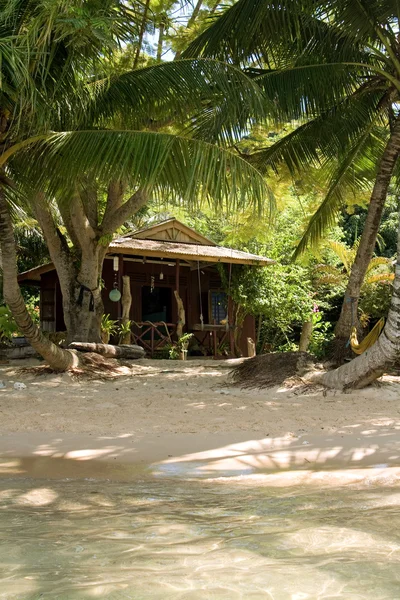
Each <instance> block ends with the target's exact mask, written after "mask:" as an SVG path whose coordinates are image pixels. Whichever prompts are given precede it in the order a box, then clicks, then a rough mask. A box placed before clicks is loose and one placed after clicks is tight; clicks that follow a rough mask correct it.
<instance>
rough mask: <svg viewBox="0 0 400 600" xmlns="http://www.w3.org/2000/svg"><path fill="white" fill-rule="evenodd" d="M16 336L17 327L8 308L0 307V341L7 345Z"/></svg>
mask: <svg viewBox="0 0 400 600" xmlns="http://www.w3.org/2000/svg"><path fill="white" fill-rule="evenodd" d="M17 335H18V327H17V324H16V322H15V321H14V318H13V316H12V314H11V312H10V309H9V308H8V306H0V341H1V342H2V343H3V344H4V343H6V344H9V343H10V342H11V341H12V338H13V337H15V336H17Z"/></svg>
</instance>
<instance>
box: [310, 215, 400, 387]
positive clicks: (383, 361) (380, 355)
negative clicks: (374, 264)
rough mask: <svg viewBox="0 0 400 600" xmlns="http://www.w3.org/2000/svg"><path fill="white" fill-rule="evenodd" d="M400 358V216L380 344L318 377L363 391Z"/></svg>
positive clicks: (330, 385)
mask: <svg viewBox="0 0 400 600" xmlns="http://www.w3.org/2000/svg"><path fill="white" fill-rule="evenodd" d="M399 357H400V216H399V228H398V237H397V263H396V275H395V280H394V283H393V295H392V303H391V306H390V310H389V314H388V318H387V321H386V325H385V328H384V330H383V331H382V333H381V335H380V337H379V338H378V341H377V342H376V343H375V344H374V345H373V346H372V348H370V349H369V350H366V352H364V353H363V354H361V355H360V356H358V357H357V358H355V359H354V360H352V361H351V362H349V363H347V364H345V365H343V366H342V367H339V368H338V369H335V370H334V371H329V373H326V374H324V375H322V377H318V378H316V379H318V382H320V383H322V384H323V385H325V386H326V387H329V388H336V389H340V390H344V389H348V388H362V387H365V386H366V385H368V384H370V383H371V382H372V381H374V380H375V379H377V378H378V377H380V376H381V375H383V373H384V372H385V370H386V369H387V368H388V367H390V366H392V365H393V364H394V363H395V362H397V361H398V359H399Z"/></svg>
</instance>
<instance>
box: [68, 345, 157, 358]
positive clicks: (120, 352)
mask: <svg viewBox="0 0 400 600" xmlns="http://www.w3.org/2000/svg"><path fill="white" fill-rule="evenodd" d="M68 348H69V349H71V350H79V352H95V353H96V354H101V355H102V356H105V357H107V358H143V357H144V355H145V351H144V350H143V348H142V347H141V346H135V345H134V344H121V345H120V346H113V345H112V344H92V343H88V342H72V344H70V345H69V346H68Z"/></svg>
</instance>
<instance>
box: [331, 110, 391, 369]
mask: <svg viewBox="0 0 400 600" xmlns="http://www.w3.org/2000/svg"><path fill="white" fill-rule="evenodd" d="M399 153H400V118H397V120H396V123H395V125H394V127H393V129H392V131H391V135H390V138H389V141H388V143H387V145H386V148H385V150H384V152H383V155H382V157H381V160H380V163H379V166H378V172H377V176H376V180H375V185H374V188H373V190H372V194H371V199H370V202H369V206H368V214H367V218H366V221H365V226H364V230H363V233H362V236H361V240H360V245H359V247H358V251H357V256H356V258H355V261H354V264H353V266H352V269H351V274H350V278H349V282H348V284H347V288H346V293H345V296H344V300H343V304H342V310H341V313H340V317H339V320H338V322H337V324H336V327H335V340H334V346H333V359H334V360H335V361H337V362H339V363H340V362H342V360H343V358H344V356H345V355H346V346H347V342H348V340H349V337H350V333H351V330H352V328H353V327H359V321H358V317H357V312H358V302H359V298H360V291H361V286H362V284H363V281H364V277H365V274H366V272H367V269H368V265H369V262H370V260H371V258H372V256H373V253H374V249H375V244H376V239H377V235H378V231H379V226H380V223H381V217H382V212H383V208H384V205H385V201H386V197H387V192H388V188H389V185H390V180H391V178H392V174H393V169H394V167H395V165H396V162H397V159H398V156H399Z"/></svg>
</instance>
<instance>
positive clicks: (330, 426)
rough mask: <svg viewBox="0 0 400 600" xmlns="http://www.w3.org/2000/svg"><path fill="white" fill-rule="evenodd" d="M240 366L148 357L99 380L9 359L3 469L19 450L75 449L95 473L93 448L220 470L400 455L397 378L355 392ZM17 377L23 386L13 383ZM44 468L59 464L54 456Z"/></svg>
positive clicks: (2, 397)
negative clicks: (37, 369)
mask: <svg viewBox="0 0 400 600" xmlns="http://www.w3.org/2000/svg"><path fill="white" fill-rule="evenodd" d="M24 366H25V363H24ZM231 366H232V362H231V363H230V362H229V361H224V362H223V361H221V362H217V361H211V360H210V361H203V360H193V361H192V360H191V361H187V362H179V361H167V360H165V361H151V360H141V361H137V362H135V363H133V364H132V367H131V369H129V368H126V369H125V370H124V372H123V374H121V376H119V377H118V378H115V379H112V380H106V381H100V380H88V379H82V378H80V379H77V378H74V377H71V376H70V375H69V374H62V375H59V374H44V375H39V376H38V375H34V374H32V373H25V372H21V370H20V368H21V367H20V364H17V363H15V364H12V365H2V366H1V373H0V379H1V380H2V381H3V382H4V384H5V387H4V388H2V389H0V415H1V420H0V455H1V456H2V457H5V458H7V460H9V462H8V463H7V462H6V463H3V467H4V469H3V472H5V473H8V472H10V473H11V471H10V470H9V469H10V468H11V467H10V465H12V461H11V458H12V457H21V456H23V457H25V458H26V459H28V458H29V457H31V458H32V457H36V458H40V459H41V460H42V463H43V460H44V459H45V458H47V459H48V458H52V459H53V462H52V464H53V465H54V460H55V459H57V460H64V461H65V459H70V460H69V463H70V462H71V461H72V463H74V465H76V463H77V462H79V463H80V466H79V469H80V470H81V471H80V472H82V473H83V474H86V475H87V474H88V473H89V471H90V468H91V467H90V468H89V467H88V466H87V463H88V461H89V460H91V459H96V460H99V461H103V463H104V462H108V463H112V464H113V465H114V467H115V466H116V465H117V464H118V465H121V464H131V463H136V464H153V463H154V464H155V463H157V464H161V463H162V465H163V472H165V473H166V474H171V473H174V472H176V473H182V474H185V475H187V474H188V473H189V474H195V475H213V476H216V475H218V474H219V473H220V474H230V475H234V474H238V475H240V474H246V475H248V474H252V473H253V474H254V473H256V472H259V471H265V470H267V471H271V470H274V471H275V470H280V469H292V468H295V469H299V468H300V469H310V470H320V469H325V468H331V467H334V466H341V467H346V466H350V467H351V468H353V469H355V468H364V467H371V466H373V467H375V468H384V467H385V466H390V467H392V468H397V467H400V402H399V400H400V379H399V378H395V377H384V378H383V379H382V381H380V382H378V383H377V384H376V385H374V386H371V387H369V388H367V389H365V390H360V391H354V392H351V393H339V392H334V391H324V390H322V389H321V388H314V389H311V390H310V389H307V388H306V389H303V390H302V389H294V390H293V389H285V388H271V389H263V390H242V389H240V388H237V387H233V386H232V385H231V384H230V382H229V377H228V374H229V369H230V367H231ZM15 382H22V383H24V384H25V385H26V388H24V389H21V390H17V389H14V387H13V386H14V383H15ZM10 461H11V462H10ZM114 461H115V462H114ZM72 463H71V464H72ZM83 463H86V466H82V465H83ZM29 464H30V463H29V461H28V460H27V462H26V464H25V470H26V471H27V472H28V471H29V470H30V469H31V467H32V465H31V466H29ZM63 464H64V463H63ZM35 468H36V469H39V470H40V469H42V470H43V469H44V470H45V472H46V473H45V474H47V475H49V473H50V474H51V472H52V468H50V465H49V461H48V460H46V462H45V463H43V464H42V466H40V464H39V463H38V462H36V466H35ZM57 468H58V467H57ZM60 468H61V467H60ZM62 468H63V469H64V467H62ZM53 470H54V469H53ZM22 471H24V469H22ZM107 473H109V470H107ZM121 476H122V475H121Z"/></svg>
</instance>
